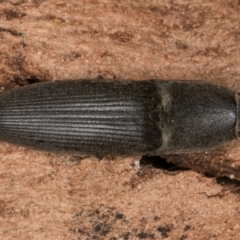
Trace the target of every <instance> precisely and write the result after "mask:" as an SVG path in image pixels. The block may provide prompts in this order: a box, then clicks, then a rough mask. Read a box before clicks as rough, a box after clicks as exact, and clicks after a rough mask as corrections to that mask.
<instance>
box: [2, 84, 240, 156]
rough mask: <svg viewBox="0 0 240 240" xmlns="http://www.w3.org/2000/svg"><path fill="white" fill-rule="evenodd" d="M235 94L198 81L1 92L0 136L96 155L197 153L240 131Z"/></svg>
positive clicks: (54, 86)
mask: <svg viewBox="0 0 240 240" xmlns="http://www.w3.org/2000/svg"><path fill="white" fill-rule="evenodd" d="M238 119H239V95H238V94H236V93H234V92H233V91H231V90H229V89H227V88H224V87H221V86H217V85H212V84H210V83H203V82H196V81H162V80H148V81H116V80H112V81H106V80H102V79H100V80H69V81H55V82H51V83H50V82H49V83H40V84H33V85H31V86H27V87H22V88H18V89H15V90H12V91H9V92H6V93H3V94H1V95H0V140H3V141H7V142H10V143H14V144H18V145H21V146H25V147H30V148H33V149H39V150H45V151H54V152H66V153H80V154H83V155H95V156H106V155H110V156H126V155H128V156H133V155H139V154H149V155H159V154H161V153H189V152H201V151H205V150H209V149H213V148H216V147H218V146H220V145H222V144H224V143H226V142H229V141H231V140H234V139H236V138H237V137H238V135H239V121H238Z"/></svg>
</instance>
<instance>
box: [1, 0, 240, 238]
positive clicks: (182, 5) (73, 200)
mask: <svg viewBox="0 0 240 240" xmlns="http://www.w3.org/2000/svg"><path fill="white" fill-rule="evenodd" d="M239 9H240V5H239V1H237V0H235V1H221V0H214V1H210V0H209V1H204V2H202V1H197V0H194V1H190V0H176V1H170V0H169V1H166V0H163V1H154V0H153V1H150V0H139V1H115V0H112V1H110V0H91V1H76V0H70V1H60V0H52V1H51V0H48V1H47V0H46V1H44V0H32V1H21V0H12V1H2V2H1V3H0V87H1V91H7V90H9V89H12V88H15V87H19V86H23V85H27V84H31V83H35V82H39V81H52V80H58V79H79V78H87V79H92V78H95V77H96V76H98V75H99V74H100V75H103V76H104V77H105V78H116V79H153V78H155V79H168V80H174V79H182V80H202V81H209V82H213V83H216V84H220V85H223V86H227V87H230V88H231V89H233V90H235V91H240V67H239V66H240V55H239V52H240V44H239V42H240V41H239V40H240V18H239ZM239 153H240V141H236V142H232V143H230V144H229V145H228V146H225V147H223V148H221V149H217V150H215V151H213V152H205V153H202V154H193V155H182V156H179V155H172V156H164V158H166V159H167V160H168V161H171V162H174V163H177V164H180V165H181V166H185V167H190V168H191V169H195V170H197V171H194V170H185V171H183V170H179V171H175V172H170V171H166V170H164V169H161V168H156V167H155V166H151V165H143V164H142V165H141V164H140V168H137V166H136V165H135V164H134V163H135V160H136V159H130V158H126V159H115V160H109V159H104V160H103V161H96V160H94V159H92V158H86V159H84V160H82V161H80V158H79V157H78V156H67V155H57V154H53V153H43V152H38V151H33V150H29V149H24V148H20V147H17V146H13V145H10V144H7V143H1V144H0V159H1V167H0V239H6V240H7V239H73V240H76V239H112V240H113V239H124V240H127V239H174V240H175V239H178V240H184V239H220V240H221V239H223V240H226V239H238V238H239V228H240V225H239V220H240V215H239V212H240V204H239V182H238V181H236V180H234V181H230V180H228V179H227V178H216V177H215V176H218V177H219V176H228V177H229V176H230V177H235V178H237V179H240V172H239V166H240V154H239ZM139 158H140V156H139ZM159 161H161V160H159ZM204 173H207V174H204ZM209 174H213V175H209Z"/></svg>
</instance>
